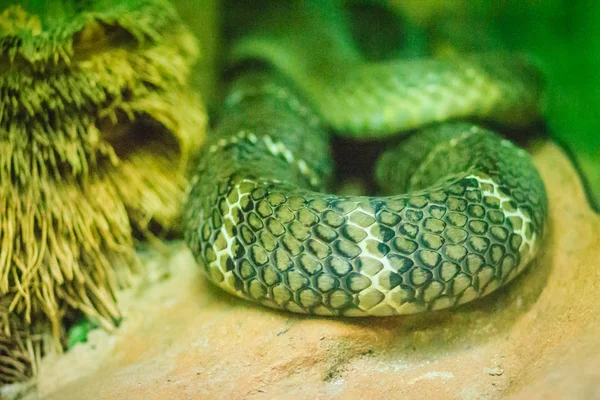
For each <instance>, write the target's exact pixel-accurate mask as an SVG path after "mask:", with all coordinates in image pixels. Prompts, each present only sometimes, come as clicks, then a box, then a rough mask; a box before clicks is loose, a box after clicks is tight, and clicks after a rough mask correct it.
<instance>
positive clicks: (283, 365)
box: [39, 143, 600, 399]
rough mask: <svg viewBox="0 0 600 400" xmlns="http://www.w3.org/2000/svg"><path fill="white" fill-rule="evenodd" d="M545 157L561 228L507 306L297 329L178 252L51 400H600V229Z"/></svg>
mask: <svg viewBox="0 0 600 400" xmlns="http://www.w3.org/2000/svg"><path fill="white" fill-rule="evenodd" d="M533 152H534V155H535V162H536V165H537V166H538V167H539V168H540V170H541V173H542V175H543V178H544V181H545V182H546V185H547V188H548V193H549V199H550V214H551V228H550V229H549V234H548V237H547V243H546V246H545V247H544V250H543V252H542V254H541V257H540V258H539V259H538V260H537V261H536V262H535V263H534V264H533V265H532V267H531V268H530V270H528V271H526V273H525V274H524V275H523V276H521V277H519V278H517V279H516V280H515V281H514V282H513V283H512V284H511V285H509V286H508V287H507V288H505V289H502V290H500V291H499V292H498V293H496V294H493V295H490V296H488V297H487V298H485V299H483V300H481V301H477V302H474V303H471V304H467V305H464V306H461V307H459V308H457V309H454V310H444V311H438V312H433V313H429V314H421V315H418V314H417V315H410V316H406V317H395V318H382V319H346V320H335V319H328V318H321V317H310V316H302V315H292V314H288V313H282V312H277V311H273V310H269V309H265V308H263V307H260V306H256V305H253V304H250V303H247V302H244V301H242V300H237V299H235V298H233V297H231V296H229V295H228V294H226V293H224V292H222V291H220V290H219V289H217V288H214V287H213V286H212V285H210V284H209V283H208V282H207V280H206V279H205V278H204V277H203V276H202V274H201V271H200V269H199V268H198V267H197V266H196V265H195V264H194V262H193V260H192V259H191V257H190V256H189V254H188V252H187V251H185V250H184V248H183V247H182V246H180V247H179V251H175V252H174V255H173V256H172V258H171V260H170V271H171V273H170V276H169V277H168V278H166V279H164V280H162V281H158V282H155V283H154V284H153V285H151V286H148V287H141V288H139V289H138V290H137V291H136V292H128V293H125V294H124V295H123V296H122V304H123V305H124V307H125V308H126V309H125V311H124V313H125V320H124V322H123V324H122V325H121V327H120V328H119V329H118V330H117V331H116V332H115V333H114V334H113V335H112V336H109V335H107V334H105V333H103V332H101V331H97V332H94V333H93V334H92V335H91V338H90V341H89V342H88V343H86V344H82V345H79V346H77V347H75V348H74V349H73V350H72V351H70V352H69V353H67V354H65V355H63V356H60V357H59V356H55V357H49V358H47V359H46V360H45V361H44V362H43V364H42V366H41V373H40V377H39V385H40V386H39V387H40V395H41V397H43V398H46V399H167V398H169V399H171V398H186V399H187V398H194V399H196V398H223V399H246V398H251V399H273V398H290V397H293V398H295V399H305V398H306V399H315V398H323V399H325V398H327V399H329V398H344V399H353V398H356V399H359V398H403V399H412V398H418V399H428V398H435V399H496V398H504V397H510V396H513V397H514V398H520V399H531V398H540V399H541V398H543V399H554V398H555V399H559V398H561V399H562V398H569V399H574V398H575V399H577V398H586V399H587V398H598V397H599V396H600V369H599V368H598V365H600V335H598V333H599V332H600V300H599V299H600V296H599V293H600V268H599V267H600V217H599V216H598V215H596V214H594V213H593V212H592V211H591V210H590V209H589V207H588V205H587V203H586V200H585V197H584V193H583V191H582V188H581V185H580V183H579V179H578V177H577V175H576V173H575V171H574V169H573V167H572V166H571V165H570V163H569V162H568V160H567V158H566V157H565V156H564V154H563V153H562V152H561V151H560V150H559V149H558V148H557V147H556V146H554V145H552V144H549V143H543V144H540V145H539V146H536V148H535V149H534V151H533ZM154 262H155V263H160V262H161V261H160V260H158V259H155V260H154Z"/></svg>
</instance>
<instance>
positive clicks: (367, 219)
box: [184, 2, 547, 316]
mask: <svg viewBox="0 0 600 400" xmlns="http://www.w3.org/2000/svg"><path fill="white" fill-rule="evenodd" d="M274 3H278V2H274ZM283 3H287V2H283ZM316 3H317V2H293V4H294V5H290V6H289V7H287V8H286V7H283V6H269V7H267V8H266V10H261V12H260V13H257V14H255V15H254V17H253V18H254V19H253V20H252V23H251V24H249V25H250V28H247V29H245V31H244V32H243V33H242V34H239V35H238V36H237V37H236V38H235V39H234V40H232V44H231V47H230V50H229V55H230V57H229V59H228V61H229V67H230V68H229V71H230V74H229V78H230V81H231V84H230V87H229V89H228V92H227V95H226V98H225V100H224V103H223V106H222V109H221V114H220V117H219V122H218V125H217V127H216V129H215V131H214V132H213V133H212V134H211V135H210V139H209V141H208V143H207V144H206V146H205V148H204V149H203V151H202V154H201V155H200V156H199V162H198V166H197V169H196V170H195V173H194V174H193V177H192V180H191V188H190V190H189V193H188V200H187V204H186V207H185V210H184V223H185V235H186V241H187V243H188V246H189V247H190V249H191V250H192V252H193V254H194V256H195V258H196V260H197V261H198V262H199V264H200V265H202V267H203V269H204V271H205V273H206V276H207V277H208V278H209V279H210V280H211V281H212V282H213V283H215V284H216V285H217V286H219V287H221V288H222V289H224V290H226V291H227V292H229V293H231V294H234V295H236V296H239V297H242V298H245V299H249V300H251V301H254V302H258V303H261V304H263V305H265V306H268V307H272V308H278V309H283V310H287V311H291V312H297V313H308V314H319V315H329V316H369V315H374V316H389V315H399V314H409V313H416V312H420V311H426V310H437V309H443V308H447V307H451V306H455V305H459V304H463V303H466V302H469V301H471V300H474V299H476V298H479V297H482V296H485V295H487V294H489V293H491V292H493V291H494V290H496V289H498V288H499V287H501V286H503V285H505V284H506V283H508V282H509V281H511V280H512V279H514V278H515V277H516V276H517V275H518V274H519V273H520V272H521V271H523V270H524V269H525V267H526V266H527V265H528V264H529V263H530V261H531V260H532V259H533V258H534V257H535V256H536V253H537V252H538V250H539V248H540V246H541V240H542V237H543V233H544V226H545V223H546V219H547V198H546V193H545V188H544V185H543V183H542V181H541V178H540V176H539V174H538V172H537V171H536V169H535V168H534V166H533V164H532V160H531V158H530V156H529V154H528V153H527V152H526V151H525V150H522V149H520V148H518V147H517V146H516V145H514V144H512V143H511V142H510V141H508V140H506V139H503V138H502V137H501V136H499V135H497V134H496V133H493V132H492V131H490V130H489V129H487V128H485V127H484V125H479V123H478V124H474V123H473V122H472V121H473V120H477V121H482V122H485V121H488V122H489V121H493V122H494V123H495V124H496V126H527V124H530V123H531V122H534V121H535V120H536V119H537V118H539V116H538V114H539V107H540V106H539V103H540V96H541V93H542V83H541V79H540V78H539V74H538V72H537V70H536V69H535V68H534V67H532V66H531V65H530V64H529V63H528V62H527V61H525V60H524V59H521V58H519V57H517V56H512V55H470V56H464V57H455V58H447V59H442V58H440V59H438V58H429V59H418V60H414V59H413V60H391V61H385V62H373V61H370V60H366V59H364V58H363V57H361V55H360V52H359V51H358V50H357V49H356V48H355V47H354V46H353V44H352V40H351V39H350V38H349V36H350V35H348V34H347V32H346V27H345V25H344V23H343V21H342V17H341V16H340V14H337V13H333V14H328V13H327V10H325V11H324V10H323V9H322V8H320V7H319V6H317V5H316ZM289 4H292V3H289ZM340 21H342V22H340ZM467 121H470V122H467ZM407 131H410V134H407V135H405V136H406V137H403V138H402V140H400V141H399V143H397V144H393V145H390V146H388V148H386V149H385V151H384V152H383V154H382V155H381V157H380V159H379V161H378V162H377V166H376V179H377V183H378V185H379V187H380V190H381V194H382V195H381V196H375V197H370V196H341V195H336V194H329V193H327V192H326V190H327V184H328V183H329V181H330V179H331V174H332V164H333V161H332V158H331V150H330V139H331V134H332V132H333V133H335V134H337V135H345V136H350V137H353V138H355V139H356V140H373V139H376V138H387V137H390V136H391V135H398V134H399V133H403V132H407Z"/></svg>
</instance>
